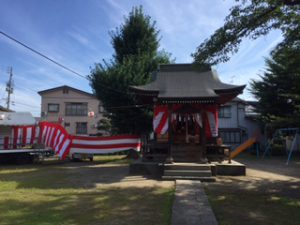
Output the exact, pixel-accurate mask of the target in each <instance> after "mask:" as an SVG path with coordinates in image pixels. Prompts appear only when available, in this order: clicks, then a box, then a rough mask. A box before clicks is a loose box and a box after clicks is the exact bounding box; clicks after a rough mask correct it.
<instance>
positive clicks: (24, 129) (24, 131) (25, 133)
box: [22, 127, 27, 145]
mask: <svg viewBox="0 0 300 225" xmlns="http://www.w3.org/2000/svg"><path fill="white" fill-rule="evenodd" d="M26 137H27V127H23V132H22V145H26Z"/></svg>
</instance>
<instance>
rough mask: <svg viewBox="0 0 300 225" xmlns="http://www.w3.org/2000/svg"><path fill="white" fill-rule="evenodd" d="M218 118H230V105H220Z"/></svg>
mask: <svg viewBox="0 0 300 225" xmlns="http://www.w3.org/2000/svg"><path fill="white" fill-rule="evenodd" d="M219 118H231V106H230V105H229V106H221V107H220V108H219Z"/></svg>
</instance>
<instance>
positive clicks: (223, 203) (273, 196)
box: [205, 156, 300, 225]
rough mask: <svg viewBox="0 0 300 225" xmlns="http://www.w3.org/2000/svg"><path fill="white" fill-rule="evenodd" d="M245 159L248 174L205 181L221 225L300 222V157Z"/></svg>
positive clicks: (294, 223)
mask: <svg viewBox="0 0 300 225" xmlns="http://www.w3.org/2000/svg"><path fill="white" fill-rule="evenodd" d="M285 160H286V158H284V157H282V158H276V157H273V158H270V159H266V160H263V161H262V160H260V159H258V160H257V159H256V158H255V157H251V156H250V157H249V158H247V157H246V158H243V159H242V160H241V161H242V162H244V163H245V164H246V165H247V176H246V177H221V178H219V179H218V181H217V182H216V183H210V184H208V183H207V184H205V191H206V194H207V195H208V197H209V201H210V203H211V205H212V208H213V210H214V212H215V215H216V217H217V220H218V222H219V224H220V225H254V224H255V225H283V224H286V225H298V224H300V222H299V221H300V179H299V178H300V173H299V171H300V163H299V162H300V160H299V161H298V162H297V161H294V162H293V164H292V165H289V166H286V165H285Z"/></svg>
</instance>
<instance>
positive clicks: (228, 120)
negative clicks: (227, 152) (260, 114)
mask: <svg viewBox="0 0 300 225" xmlns="http://www.w3.org/2000/svg"><path fill="white" fill-rule="evenodd" d="M254 107H255V102H248V101H244V100H242V99H240V98H238V97H236V98H234V99H233V100H232V101H230V102H228V103H226V104H224V105H221V106H220V108H219V113H218V116H219V136H220V137H221V138H222V140H223V143H225V144H229V145H231V146H232V147H236V146H238V145H240V144H241V143H242V142H244V141H245V140H247V139H248V138H250V137H251V136H253V135H254V134H255V133H257V132H260V127H259V123H258V121H257V113H255V112H254Z"/></svg>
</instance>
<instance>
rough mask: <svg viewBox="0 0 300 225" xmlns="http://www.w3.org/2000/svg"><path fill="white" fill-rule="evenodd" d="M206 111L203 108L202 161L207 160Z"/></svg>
mask: <svg viewBox="0 0 300 225" xmlns="http://www.w3.org/2000/svg"><path fill="white" fill-rule="evenodd" d="M205 114H206V112H205V110H203V109H202V110H201V119H202V128H201V137H200V139H201V140H200V141H201V154H200V159H199V160H200V162H206V133H205V129H206V124H205V118H206V115H205Z"/></svg>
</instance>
